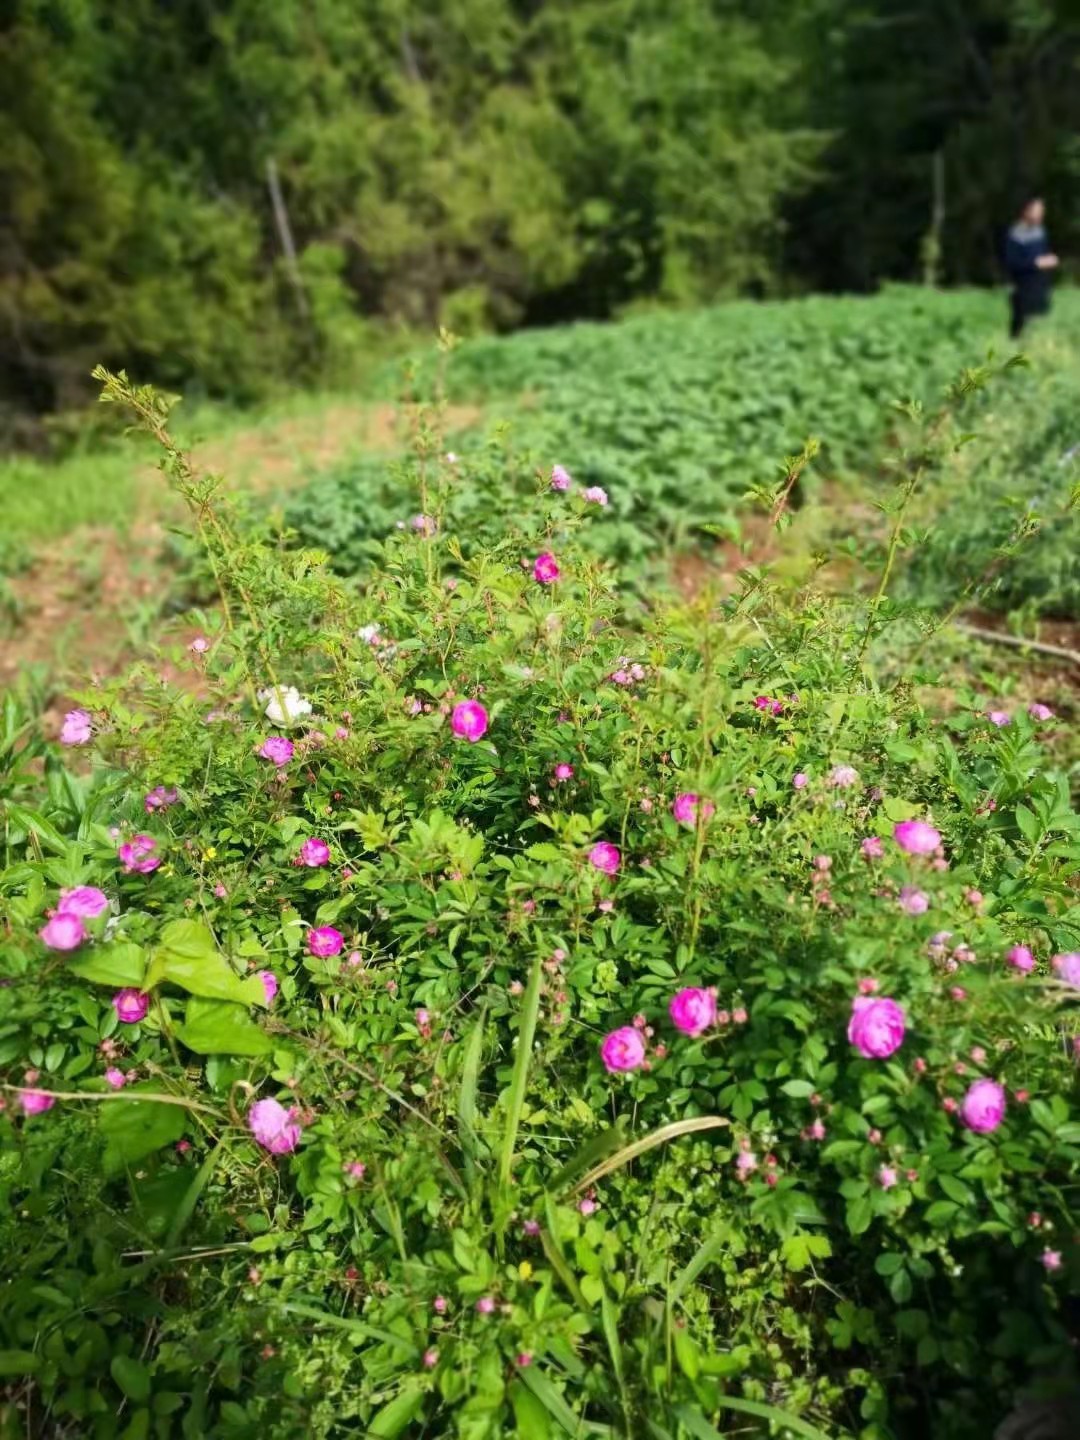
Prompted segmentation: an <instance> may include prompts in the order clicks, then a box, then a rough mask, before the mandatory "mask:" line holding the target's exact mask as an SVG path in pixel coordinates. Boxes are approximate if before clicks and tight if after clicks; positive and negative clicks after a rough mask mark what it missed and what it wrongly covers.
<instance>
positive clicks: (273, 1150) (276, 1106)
mask: <svg viewBox="0 0 1080 1440" xmlns="http://www.w3.org/2000/svg"><path fill="white" fill-rule="evenodd" d="M295 1117H296V1110H295V1108H290V1109H288V1110H286V1108H285V1106H284V1105H282V1104H281V1103H280V1102H279V1101H277V1100H256V1101H255V1104H254V1105H252V1107H251V1109H250V1110H249V1111H248V1113H247V1122H248V1129H249V1130H250V1131H251V1133H252V1134H253V1135H254V1136H255V1139H256V1140H257V1141H258V1143H259V1144H260V1145H261V1146H262V1147H263V1149H264V1150H269V1151H270V1154H271V1155H287V1154H288V1153H289V1151H290V1150H295V1149H296V1147H297V1145H299V1144H300V1136H301V1135H302V1134H303V1129H302V1127H301V1125H300V1124H299V1122H298V1121H297V1120H296V1118H295Z"/></svg>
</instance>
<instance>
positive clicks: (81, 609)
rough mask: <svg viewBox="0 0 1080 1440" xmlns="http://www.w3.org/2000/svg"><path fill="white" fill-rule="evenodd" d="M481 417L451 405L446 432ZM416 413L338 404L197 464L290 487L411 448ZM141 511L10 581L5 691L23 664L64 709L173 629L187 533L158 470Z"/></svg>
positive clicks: (241, 488) (227, 442)
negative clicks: (354, 459) (176, 557)
mask: <svg viewBox="0 0 1080 1440" xmlns="http://www.w3.org/2000/svg"><path fill="white" fill-rule="evenodd" d="M478 418H479V411H478V410H476V409H475V408H472V407H467V406H457V407H450V408H449V410H448V411H447V412H446V415H445V417H444V419H445V426H446V429H447V431H448V432H452V431H454V430H458V429H462V428H464V427H465V426H467V425H470V424H473V423H475V421H476V420H477V419H478ZM414 420H415V415H414V414H413V413H411V412H410V411H408V410H407V409H403V408H402V407H400V406H394V405H388V404H383V405H350V404H337V405H333V406H331V407H330V408H329V409H326V410H323V411H320V412H318V413H313V414H311V415H301V416H295V417H292V418H290V419H287V420H282V421H280V422H278V423H276V424H266V423H263V424H261V425H253V426H251V427H250V428H247V429H241V430H237V431H236V432H235V433H233V434H232V435H230V436H228V437H226V438H224V439H218V440H214V441H211V442H207V443H205V444H202V445H199V446H196V447H195V448H194V449H193V450H192V452H191V459H192V461H193V463H194V465H195V467H196V468H197V469H199V470H201V471H211V472H220V473H222V474H224V475H225V476H226V480H227V483H226V488H227V490H230V491H232V492H233V493H240V492H245V491H246V492H248V493H255V494H266V493H269V492H273V491H277V490H287V489H289V488H290V487H291V486H294V485H297V484H300V483H302V482H304V481H306V480H310V479H311V478H312V476H313V475H314V474H316V473H317V472H318V471H320V470H323V469H325V468H327V467H328V466H330V465H331V464H333V463H334V462H335V461H337V460H339V459H341V458H342V457H343V456H345V455H346V454H348V453H349V452H351V451H355V452H356V453H367V454H391V453H393V452H395V451H397V450H401V449H403V448H404V447H405V445H406V444H407V442H408V435H409V430H410V427H411V425H412V423H413V422H414ZM139 482H140V483H139V502H138V509H137V512H136V514H135V516H134V517H133V519H132V522H131V525H130V527H129V528H128V529H127V531H126V532H124V533H121V532H120V531H117V530H113V529H109V528H105V529H101V528H91V527H83V528H81V529H79V530H76V531H72V532H71V533H70V534H68V535H66V536H64V537H63V538H62V539H60V540H57V541H53V542H51V544H50V545H49V547H48V549H47V550H46V549H42V550H41V551H40V552H39V553H38V554H37V555H35V556H34V557H33V559H32V562H31V564H30V566H29V567H28V568H27V570H26V571H25V572H24V573H23V574H21V575H18V576H15V577H13V578H12V579H11V580H10V581H9V582H8V583H9V588H10V591H11V595H12V600H13V608H14V624H13V626H12V627H11V628H12V629H13V632H14V633H13V634H12V635H11V636H9V637H6V638H4V640H3V643H2V645H0V691H2V690H3V689H4V688H5V687H6V686H9V685H10V684H11V683H12V682H13V681H14V680H15V678H16V676H17V675H18V674H19V672H20V671H21V670H23V669H24V668H25V667H31V668H36V669H37V670H38V671H39V672H44V674H43V678H44V679H45V681H46V683H47V684H48V686H49V689H50V690H52V691H59V692H61V693H60V694H58V695H57V706H56V708H57V711H58V712H59V711H61V710H62V709H63V706H64V702H63V696H62V692H63V691H64V689H65V687H69V686H70V687H73V688H77V687H78V686H80V685H81V684H82V683H83V681H84V680H85V678H86V677H87V676H88V675H94V674H98V675H101V674H110V673H115V672H116V671H117V670H118V669H121V668H123V667H124V666H125V665H127V664H128V663H129V662H130V661H131V660H132V659H134V658H135V656H136V655H138V654H140V653H145V651H146V650H147V649H148V647H149V646H150V644H151V642H152V640H153V639H155V638H160V636H161V635H162V634H164V633H167V631H168V629H169V624H168V622H167V621H163V620H162V618H161V613H160V611H161V599H162V596H163V593H164V592H165V591H167V588H168V583H169V579H168V557H167V555H166V554H165V542H166V539H167V536H168V531H169V528H170V526H180V527H181V528H183V524H184V514H183V509H182V506H181V505H180V503H179V501H177V500H176V498H175V497H174V496H172V495H171V494H170V493H169V492H168V491H167V490H166V488H165V482H164V480H163V479H162V476H161V475H160V474H159V473H158V472H157V471H156V470H155V469H152V468H150V467H147V469H146V470H145V471H144V472H143V473H142V474H140V476H139Z"/></svg>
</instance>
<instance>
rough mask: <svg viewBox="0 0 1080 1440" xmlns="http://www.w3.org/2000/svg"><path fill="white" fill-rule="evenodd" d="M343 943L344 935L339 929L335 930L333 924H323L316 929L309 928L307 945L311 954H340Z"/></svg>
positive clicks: (326, 955) (323, 955)
mask: <svg viewBox="0 0 1080 1440" xmlns="http://www.w3.org/2000/svg"><path fill="white" fill-rule="evenodd" d="M344 944H345V936H344V935H342V933H341V931H340V930H335V929H334V927H333V925H323V926H320V927H319V928H318V929H316V930H309V931H308V937H307V947H308V950H309V952H310V953H311V954H312V955H318V956H320V957H322V958H326V957H328V956H330V955H340V953H341V947H342V946H343V945H344Z"/></svg>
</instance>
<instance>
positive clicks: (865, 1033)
mask: <svg viewBox="0 0 1080 1440" xmlns="http://www.w3.org/2000/svg"><path fill="white" fill-rule="evenodd" d="M904 1030H905V1022H904V1012H903V1010H902V1009H901V1008H900V1006H899V1005H898V1004H897V1003H896V1001H895V1000H890V999H888V998H887V997H886V996H884V995H878V996H874V997H873V998H871V997H870V996H869V995H857V996H856V997H855V999H854V1000H853V1001H852V1002H851V1019H850V1020H849V1021H848V1030H847V1035H848V1039H849V1040H850V1041H851V1043H852V1045H854V1046H855V1049H856V1050H858V1052H859V1054H860V1055H861V1056H862V1057H863V1058H864V1059H865V1060H885V1059H887V1058H888V1056H890V1055H891V1054H892V1053H893V1051H894V1050H898V1049H899V1048H900V1046H901V1045H902V1044H903V1043H904Z"/></svg>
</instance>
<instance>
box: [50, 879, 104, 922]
mask: <svg viewBox="0 0 1080 1440" xmlns="http://www.w3.org/2000/svg"><path fill="white" fill-rule="evenodd" d="M56 908H57V910H59V911H60V912H61V913H62V914H64V915H78V917H79V919H80V920H93V919H95V918H96V917H97V916H98V915H100V914H101V913H102V911H103V910H107V909H108V908H109V897H108V896H107V895H106V894H105V892H104V891H103V890H98V889H97V887H96V886H94V885H76V886H75V887H74V888H73V889H71V890H61V891H60V903H59V904H58V905H57V907H56Z"/></svg>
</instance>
